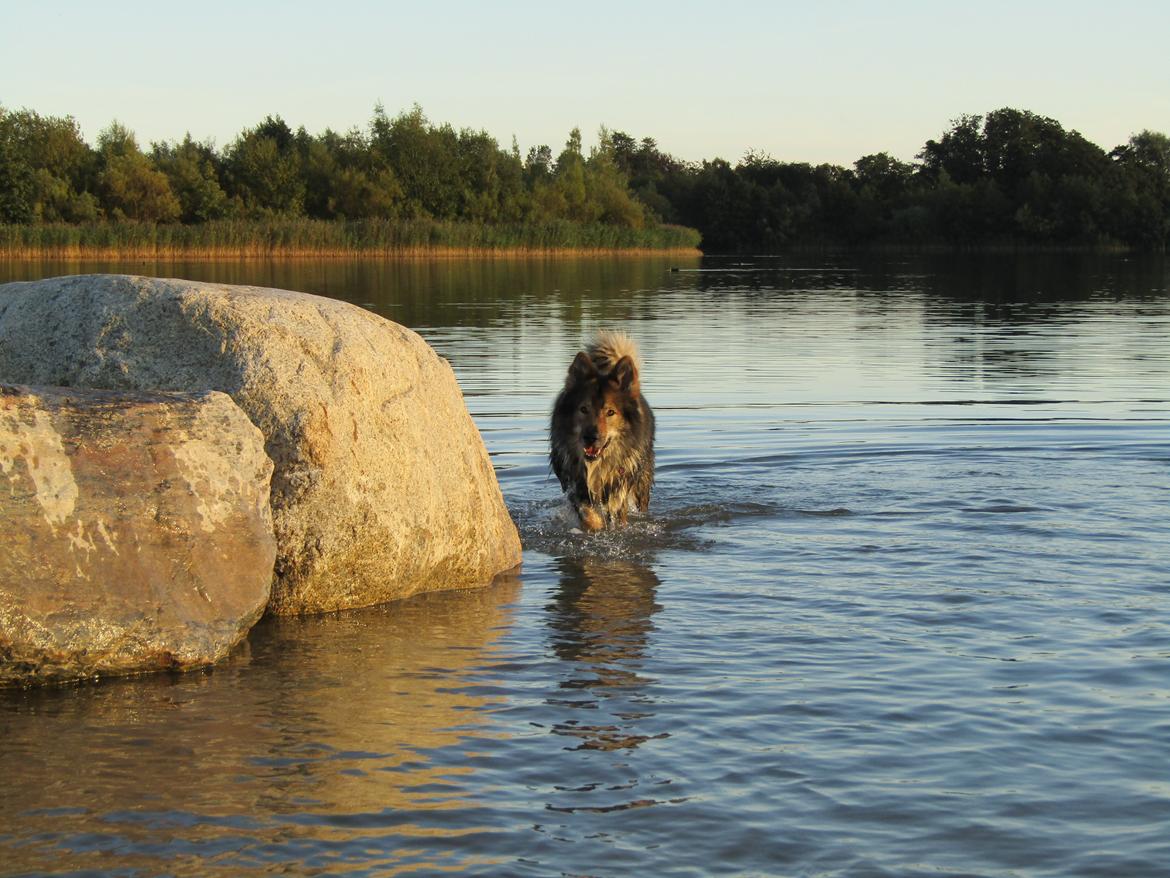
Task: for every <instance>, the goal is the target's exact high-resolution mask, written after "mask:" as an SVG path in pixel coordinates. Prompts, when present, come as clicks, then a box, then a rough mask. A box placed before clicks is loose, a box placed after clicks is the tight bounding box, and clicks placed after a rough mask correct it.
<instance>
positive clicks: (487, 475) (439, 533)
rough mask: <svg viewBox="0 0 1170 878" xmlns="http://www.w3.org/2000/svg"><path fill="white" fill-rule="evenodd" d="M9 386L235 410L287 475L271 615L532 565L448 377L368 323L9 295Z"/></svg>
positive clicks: (320, 314) (346, 314) (265, 304)
mask: <svg viewBox="0 0 1170 878" xmlns="http://www.w3.org/2000/svg"><path fill="white" fill-rule="evenodd" d="M0 378H2V379H4V380H11V381H21V382H25V383H38V384H66V385H75V386H88V387H103V388H117V389H123V388H125V389H163V390H206V389H214V390H222V391H224V392H225V393H228V394H230V395H231V396H232V398H233V399H234V400H235V401H236V403H238V404H239V406H240V407H241V408H242V409H243V410H244V411H245V412H246V413H247V414H248V416H249V417H250V418H251V419H252V422H253V423H255V424H256V425H257V426H258V427H259V428H260V430H261V431H262V432H263V433H264V436H265V440H266V449H267V451H268V454H269V456H270V457H271V458H272V460H273V462H274V463H275V466H276V472H275V474H274V476H273V481H272V513H273V523H274V527H275V532H276V539H277V562H276V574H277V578H276V581H275V583H274V585H273V593H272V600H271V604H270V606H271V609H272V610H273V611H274V612H277V613H284V614H288V613H306V612H321V611H327V610H335V609H342V608H347V607H360V606H369V605H372V604H377V603H382V602H384V601H388V600H391V599H394V598H399V597H405V596H407V595H410V594H413V593H415V592H419V591H425V590H433V589H443V588H461V587H468V586H473V585H479V584H482V583H484V582H487V581H488V580H490V579H491V577H492V576H493V575H494V574H496V573H498V572H500V571H503V570H506V569H509V568H511V567H514V566H515V565H517V564H518V563H519V562H520V539H519V535H518V533H517V531H516V527H515V525H514V524H513V523H512V520H511V518H510V517H509V515H508V512H507V509H506V508H505V506H504V502H503V498H502V496H501V494H500V489H499V485H498V483H497V482H496V478H495V473H494V471H493V470H492V466H491V462H490V461H489V459H488V456H487V452H486V450H485V448H484V445H483V441H482V439H481V438H480V435H479V432H478V431H477V430H476V427H475V424H474V423H473V422H472V420H471V417H470V415H469V414H468V412H467V408H466V406H465V405H464V402H463V396H462V394H461V393H460V390H459V386H458V384H457V383H456V381H455V376H454V373H453V372H452V371H451V367H450V366H449V365H448V364H447V363H446V361H444V360H443V359H441V358H440V357H439V356H438V355H436V354H435V352H434V351H433V350H431V348H430V347H429V346H428V345H427V344H426V342H424V341H423V340H422V339H421V338H420V337H419V336H418V335H416V334H415V333H413V332H411V331H410V330H408V329H405V328H403V327H401V326H398V325H396V324H394V323H391V322H390V321H387V320H385V319H383V318H381V317H379V316H377V315H375V314H372V313H370V312H368V311H365V310H363V309H361V308H358V307H356V306H354V305H350V304H347V303H345V302H339V301H336V300H332V299H325V298H321V297H318V296H312V295H307V294H304V293H294V292H288V291H284V290H270V289H263V288H258V287H240V286H227V285H221V284H209V283H197V282H192V281H182V280H158V279H152V278H141V277H128V276H103V275H89V276H79V277H66V278H54V279H50V280H43V281H36V282H32V283H13V284H7V285H4V286H0Z"/></svg>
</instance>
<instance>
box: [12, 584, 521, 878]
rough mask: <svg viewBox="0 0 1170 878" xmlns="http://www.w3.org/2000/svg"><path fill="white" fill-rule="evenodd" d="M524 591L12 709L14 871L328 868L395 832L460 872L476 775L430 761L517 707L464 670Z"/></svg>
mask: <svg viewBox="0 0 1170 878" xmlns="http://www.w3.org/2000/svg"><path fill="white" fill-rule="evenodd" d="M519 587H520V586H519V582H518V581H517V580H515V579H514V578H511V579H509V578H501V580H499V581H498V582H497V584H496V585H494V586H492V587H490V588H487V589H483V590H477V591H472V592H465V593H459V592H456V593H440V594H433V595H425V596H420V597H419V598H417V599H412V600H409V601H404V602H401V603H399V604H396V605H394V606H393V607H392V608H379V609H374V610H366V611H360V612H356V611H355V612H348V613H340V614H332V615H328V616H321V617H310V618H304V619H288V618H283V619H265V620H264V621H263V622H261V624H260V625H259V626H258V627H257V628H256V629H255V631H254V632H253V634H252V635H251V636H250V637H249V639H248V642H247V645H246V647H245V648H244V649H243V650H241V651H239V652H238V653H237V654H236V655H235V656H233V658H232V660H231V661H230V662H229V663H228V664H227V665H225V666H221V667H219V668H217V669H215V670H214V671H213V672H210V673H196V674H187V675H182V676H172V677H146V678H142V679H140V680H126V681H111V682H110V683H108V684H103V685H100V686H81V687H76V688H67V689H63V690H46V691H30V692H23V693H18V694H13V693H10V694H8V695H7V696H5V697H6V699H7V702H6V704H5V707H6V710H5V712H4V714H3V717H4V724H3V732H4V735H3V740H4V743H3V752H2V756H3V762H4V767H5V776H6V783H5V789H6V792H5V795H4V797H3V803H2V804H0V850H3V851H4V856H3V858H2V861H3V863H4V867H3V870H4V871H5V872H6V873H7V871H8V870H15V871H28V872H41V871H42V870H43V871H50V870H52V869H54V868H57V867H60V866H61V865H62V864H68V863H70V862H78V863H82V862H93V860H92V858H93V857H95V856H100V857H101V858H102V862H104V863H105V864H106V865H105V866H104V867H103V868H107V869H111V870H112V869H130V868H143V869H145V870H146V871H147V872H148V873H153V871H154V869H155V868H156V866H157V864H158V863H159V862H160V861H159V859H158V858H159V857H160V856H161V857H162V859H163V861H165V862H167V864H168V866H167V868H168V870H173V872H174V873H176V874H188V875H205V874H212V873H220V874H225V875H230V874H239V873H240V871H241V869H251V868H255V869H257V870H260V869H261V868H262V867H263V866H266V865H267V864H268V863H269V862H276V863H279V862H285V861H290V860H292V861H296V860H299V859H300V858H301V857H302V856H304V857H306V858H307V862H318V863H319V864H320V865H322V866H325V865H329V864H331V863H336V862H353V861H355V858H356V860H357V861H361V862H364V861H365V859H366V856H367V854H368V852H369V850H370V848H369V846H370V845H377V844H378V841H377V840H378V839H379V838H382V837H383V836H385V835H386V834H387V833H389V834H390V835H391V836H395V837H396V836H400V835H403V836H407V837H416V838H419V839H432V840H434V842H433V844H432V843H431V842H426V843H423V844H421V845H420V851H419V852H418V853H417V855H416V857H414V858H410V859H411V860H412V861H413V860H414V859H417V858H424V859H425V858H430V857H433V858H434V859H433V861H432V862H434V863H436V864H437V863H440V862H442V860H443V859H445V858H450V857H452V856H453V855H454V853H453V852H454V851H457V850H458V847H459V845H458V842H457V839H458V838H459V837H462V836H466V835H469V834H474V833H476V832H481V831H485V828H484V827H480V826H477V825H475V823H474V820H471V821H470V822H469V821H467V820H466V816H465V815H469V814H474V813H475V812H476V811H477V810H478V809H480V808H482V803H481V802H478V801H477V799H476V796H477V792H478V790H477V785H476V783H475V778H474V774H475V770H474V768H473V767H471V766H469V765H465V764H452V762H451V761H450V760H448V759H439V760H436V759H433V758H432V757H431V756H430V755H429V754H431V753H433V752H442V751H444V750H445V749H447V748H451V749H461V748H462V747H463V742H464V741H465V740H467V739H469V738H475V737H477V736H479V735H482V734H484V723H485V721H486V717H487V713H488V711H490V709H491V708H492V706H493V705H495V704H496V703H498V701H499V697H498V696H495V695H492V694H491V693H490V686H489V684H490V683H491V681H490V680H488V679H483V678H479V679H478V687H477V688H468V687H467V686H466V685H465V684H466V683H467V682H468V678H467V676H466V675H467V672H468V671H469V669H473V668H476V669H477V668H480V667H482V666H483V665H484V664H490V663H491V661H492V657H493V655H494V651H495V646H494V645H495V642H496V641H497V640H498V638H499V637H500V635H501V633H502V632H503V631H505V630H506V629H507V627H508V625H510V624H511V609H510V604H511V603H512V602H513V601H514V600H515V599H516V597H517V595H518V591H519ZM489 734H491V735H498V734H500V731H499V730H497V729H493V730H489ZM448 813H455V814H458V815H461V816H460V817H459V818H458V819H457V820H456V821H455V822H454V824H448V822H447V820H446V818H445V816H444V815H446V814H448ZM407 815H409V816H407ZM163 838H166V839H167V840H166V841H165V842H164V841H163V840H162V839H163ZM17 842H19V843H17ZM363 851H365V852H367V853H363ZM398 859H399V858H398V857H397V856H395V855H393V853H392V851H390V850H384V851H378V852H377V854H376V856H374V858H373V861H374V862H376V863H381V864H383V865H385V864H386V863H389V862H397V861H398ZM459 859H460V861H462V860H463V859H464V858H463V857H462V856H460V857H459ZM217 865H218V866H219V868H218V869H217V868H215V867H216V866H217ZM415 865H417V863H415Z"/></svg>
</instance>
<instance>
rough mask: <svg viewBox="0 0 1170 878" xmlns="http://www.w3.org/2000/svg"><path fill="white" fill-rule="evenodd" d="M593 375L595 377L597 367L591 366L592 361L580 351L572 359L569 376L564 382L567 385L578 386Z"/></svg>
mask: <svg viewBox="0 0 1170 878" xmlns="http://www.w3.org/2000/svg"><path fill="white" fill-rule="evenodd" d="M595 375H597V367H596V366H594V365H593V360H592V359H590V357H589V355H588V354H587V353H585V352H584V351H581V352H580V353H579V354H577V356H575V357H573V362H572V363H570V364H569V375H568V377H567V378H566V381H567V383H569V384H579V383H581V382H583V381H588V380H589V379H590V378H593V377H594V376H595Z"/></svg>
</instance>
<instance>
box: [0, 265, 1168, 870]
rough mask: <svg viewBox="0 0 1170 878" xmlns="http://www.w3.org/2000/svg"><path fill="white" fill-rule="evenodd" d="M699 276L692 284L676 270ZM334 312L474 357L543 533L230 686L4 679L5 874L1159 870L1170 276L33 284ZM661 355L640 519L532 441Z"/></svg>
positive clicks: (419, 271)
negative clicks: (462, 577) (608, 350)
mask: <svg viewBox="0 0 1170 878" xmlns="http://www.w3.org/2000/svg"><path fill="white" fill-rule="evenodd" d="M672 269H677V270H672ZM92 270H102V271H106V270H114V271H131V272H136V273H145V274H157V275H162V276H184V277H193V278H203V279H215V280H223V281H227V282H232V283H260V284H264V285H274V286H280V287H286V288H293V289H303V290H307V291H310V292H316V293H321V294H325V295H330V296H334V297H339V298H344V299H347V300H349V301H352V302H355V303H357V304H360V305H362V306H364V307H367V308H369V309H371V310H374V311H376V312H377V313H381V314H384V315H385V316H387V317H389V318H391V319H394V320H397V321H399V322H402V323H404V324H406V325H408V326H410V327H411V328H413V329H416V330H417V331H419V332H420V333H421V334H422V335H423V336H424V337H426V338H427V339H428V340H429V341H430V342H431V344H432V345H434V347H435V348H436V349H438V350H439V352H440V353H441V354H443V355H444V356H445V357H447V358H448V359H449V360H450V361H451V362H452V364H453V366H454V367H455V370H456V373H457V374H458V376H459V380H460V383H461V385H462V387H463V390H464V394H465V397H466V399H467V403H468V406H469V408H470V409H471V411H472V414H473V416H474V417H475V419H476V422H477V423H478V425H479V427H480V430H481V431H482V433H483V436H484V440H485V442H486V443H487V446H488V449H489V451H490V452H491V454H492V457H493V461H494V463H495V465H496V469H497V472H498V474H499V478H500V483H501V487H502V488H503V491H504V495H505V498H506V500H507V502H508V505H509V508H510V509H511V511H512V513H513V515H514V517H515V518H516V520H517V522H518V524H519V526H520V530H521V533H522V536H523V538H524V542H525V546H526V554H525V563H524V566H523V569H522V571H521V572H520V573H519V574H518V575H516V576H512V577H504V578H502V579H501V580H500V581H499V582H497V583H495V584H494V585H493V586H491V587H490V588H487V589H484V590H481V591H476V592H471V593H447V594H433V595H425V596H420V597H418V598H415V599H411V600H408V601H404V602H401V603H398V604H394V605H390V606H387V607H383V608H375V609H372V610H365V611H355V612H348V613H341V614H335V615H330V616H325V617H320V618H311V619H303V620H267V621H265V622H263V623H261V624H260V625H259V626H258V627H257V628H256V629H255V631H254V632H253V633H252V635H251V636H250V637H249V639H248V641H247V642H246V643H245V644H244V645H243V646H242V647H241V648H240V649H239V650H238V651H237V652H236V654H234V655H233V657H232V658H231V659H230V660H229V661H228V662H227V663H225V664H224V665H222V666H220V667H218V668H216V669H215V670H213V671H210V672H207V673H196V674H188V675H183V676H175V677H169V676H164V677H153V678H143V679H134V680H122V681H107V682H103V683H102V684H100V685H96V686H94V685H89V686H81V687H71V688H65V689H59V690H46V691H35V692H9V693H5V694H0V776H2V777H3V778H4V786H3V792H2V793H0V871H3V873H4V874H8V875H21V874H59V875H66V874H76V875H81V874H114V875H135V876H137V875H158V874H168V875H191V876H196V875H225V876H226V875H239V874H265V873H285V874H331V873H345V874H354V875H363V874H364V875H408V874H414V875H433V874H437V873H441V872H442V873H448V872H449V873H455V874H469V875H561V874H564V875H596V876H619V875H621V876H624V875H724V874H726V875H824V876H854V875H858V876H871V875H872V876H882V875H889V876H906V875H923V876H925V875H930V876H938V875H980V876H1070V875H1111V876H1122V875H1124V876H1155V875H1157V876H1163V875H1165V874H1167V866H1166V864H1167V863H1170V831H1167V830H1168V827H1170V769H1168V768H1167V765H1168V764H1170V686H1168V684H1167V681H1168V680H1170V624H1168V623H1167V619H1168V618H1170V616H1168V611H1170V525H1168V524H1167V519H1168V516H1167V507H1168V504H1170V432H1168V429H1167V428H1168V427H1170V292H1168V285H1167V268H1166V263H1165V262H1164V260H1162V259H1159V258H1136V257H1134V258H1126V257H1116V256H1114V257H1093V256H1069V255H1048V256H1030V257H1017V256H1008V255H998V256H969V257H957V258H956V257H942V256H935V257H906V256H883V257H874V258H864V259H863V258H851V257H838V256H815V257H811V256H810V257H791V258H785V259H756V260H744V259H722V260H721V259H707V260H704V261H702V262H699V261H694V262H687V263H678V262H674V263H671V262H662V261H654V260H596V259H592V260H582V261H550V262H542V261H534V262H523V261H507V260H501V261H485V262H460V261H445V262H405V263H383V262H376V261H364V262H341V261H331V262H292V263H281V264H268V263H192V264H181V263H180V264H176V263H165V264H149V263H147V264H133V265H126V264H119V265H108V264H106V265H81V264H65V265H61V264H52V263H43V264H42V263H36V264H7V265H4V266H2V267H0V277H2V278H4V279H16V278H24V277H35V276H47V275H52V274H60V273H75V272H78V271H92ZM600 326H619V327H623V328H625V329H627V330H628V331H629V332H631V334H633V335H634V336H636V337H637V338H638V340H639V341H640V342H641V345H642V349H643V354H644V358H645V371H644V379H643V380H644V384H645V390H646V395H647V397H648V398H649V400H650V402H651V403H652V404H653V405H654V407H655V410H656V412H657V414H658V424H659V443H658V449H659V453H658V459H659V463H660V466H659V471H658V484H657V488H656V491H655V494H654V499H653V502H652V504H651V511H650V514H649V515H648V516H645V517H640V518H637V519H636V520H635V521H634V522H633V524H632V526H631V527H630V528H629V529H628V530H627V531H624V532H621V533H611V534H603V535H600V536H583V535H580V534H576V533H572V532H569V531H568V530H567V529H566V528H565V526H564V525H563V524H562V523H559V522H558V520H557V517H556V513H557V510H558V501H557V498H556V482H555V480H554V479H553V478H551V477H550V475H549V472H548V466H547V459H546V448H547V445H546V437H545V426H546V422H547V414H548V409H549V406H550V403H551V400H552V396H553V395H554V394H555V392H556V390H557V389H558V388H559V386H560V383H561V381H562V379H563V375H564V370H565V368H566V367H567V365H568V363H569V361H570V360H571V358H572V356H573V354H574V352H575V351H576V350H577V349H578V346H579V345H580V343H581V342H582V341H583V340H584V339H585V338H586V337H587V335H588V334H589V333H590V332H591V331H592V330H594V329H595V328H598V327H600Z"/></svg>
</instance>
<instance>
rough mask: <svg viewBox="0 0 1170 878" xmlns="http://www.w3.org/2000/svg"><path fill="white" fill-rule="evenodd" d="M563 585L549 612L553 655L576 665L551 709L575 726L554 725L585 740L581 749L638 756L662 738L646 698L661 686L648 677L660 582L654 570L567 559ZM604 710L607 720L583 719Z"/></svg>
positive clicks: (562, 566) (628, 564) (561, 566)
mask: <svg viewBox="0 0 1170 878" xmlns="http://www.w3.org/2000/svg"><path fill="white" fill-rule="evenodd" d="M558 566H559V570H560V575H561V581H560V585H559V587H558V589H557V592H556V596H555V598H554V600H553V602H552V603H551V604H550V605H549V606H548V612H549V617H548V624H549V628H550V629H551V641H552V648H553V651H554V652H555V653H556V655H557V657H558V658H560V659H561V660H562V661H564V662H566V663H567V665H568V669H567V673H566V676H565V678H564V679H563V680H562V681H561V683H560V686H559V688H560V692H561V694H560V696H559V697H556V698H551V699H549V704H550V705H551V706H553V707H555V708H558V709H562V710H564V711H565V712H566V713H567V714H569V716H570V718H567V719H565V720H563V721H561V722H558V723H556V724H555V725H554V727H553V731H554V733H555V734H558V735H567V736H570V737H574V738H578V739H580V744H579V745H577V747H576V748H574V749H586V750H618V749H624V748H634V747H637V746H638V745H639V744H641V743H643V742H645V741H647V740H649V739H650V738H655V737H664V735H651V734H647V733H645V731H644V730H641V731H640V729H643V727H644V721H645V720H646V719H649V718H651V717H653V716H654V712H653V711H652V710H650V709H649V708H650V706H651V705H652V703H653V702H652V701H651V700H650V699H649V698H648V697H647V695H646V688H647V686H648V685H649V684H650V683H652V682H653V681H652V680H650V679H647V678H646V677H644V676H643V675H642V673H641V670H642V663H643V660H644V657H645V653H646V641H647V638H648V636H649V634H650V632H651V631H652V630H653V627H654V626H653V622H652V621H651V616H652V615H653V614H654V613H656V612H657V611H658V610H659V609H661V607H660V606H659V605H658V604H657V603H656V602H655V593H656V591H657V588H658V584H659V581H658V577H657V575H655V573H654V571H653V570H652V569H650V568H649V567H648V566H646V565H644V564H641V563H638V562H635V561H628V560H602V559H595V558H563V559H561V560H560V561H559V563H558ZM594 710H604V714H605V715H604V717H601V718H598V717H597V716H596V714H590V715H589V716H590V717H591V718H590V719H589V720H585V719H582V718H581V717H578V716H575V715H573V714H575V713H576V712H578V711H594Z"/></svg>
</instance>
